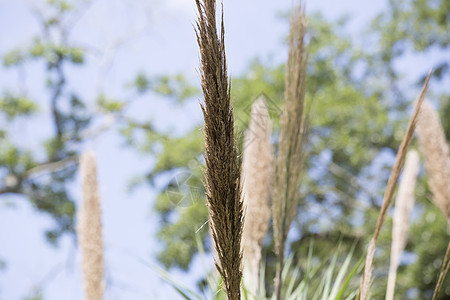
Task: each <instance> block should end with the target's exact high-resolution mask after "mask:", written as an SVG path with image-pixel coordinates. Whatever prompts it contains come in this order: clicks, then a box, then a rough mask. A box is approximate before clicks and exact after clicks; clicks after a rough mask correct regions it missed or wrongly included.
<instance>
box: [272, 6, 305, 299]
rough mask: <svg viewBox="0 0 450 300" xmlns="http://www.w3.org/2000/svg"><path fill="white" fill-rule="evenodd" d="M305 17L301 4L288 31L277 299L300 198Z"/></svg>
mask: <svg viewBox="0 0 450 300" xmlns="http://www.w3.org/2000/svg"><path fill="white" fill-rule="evenodd" d="M305 35H306V16H305V10H304V6H303V5H302V3H301V2H300V4H299V5H298V7H296V8H295V9H293V11H292V14H291V21H290V32H289V55H288V62H287V65H286V75H285V76H286V77H285V93H284V98H285V108H284V111H283V115H282V117H281V130H280V140H279V148H278V149H279V150H278V159H277V162H276V170H275V179H274V187H273V197H272V199H273V202H272V215H273V231H274V240H275V253H276V254H277V259H278V266H277V274H276V278H275V292H276V298H277V299H278V300H279V299H281V297H282V295H281V288H282V282H281V281H282V276H281V274H282V270H283V264H284V250H285V242H286V239H287V235H288V232H289V228H290V225H291V223H292V220H293V219H294V216H295V213H296V208H297V204H298V199H299V196H300V195H299V178H300V173H301V171H302V166H303V161H304V151H303V144H304V137H305V126H306V114H305V92H306V65H307V62H308V56H309V51H308V50H307V49H305V48H306V47H305V46H306V45H305Z"/></svg>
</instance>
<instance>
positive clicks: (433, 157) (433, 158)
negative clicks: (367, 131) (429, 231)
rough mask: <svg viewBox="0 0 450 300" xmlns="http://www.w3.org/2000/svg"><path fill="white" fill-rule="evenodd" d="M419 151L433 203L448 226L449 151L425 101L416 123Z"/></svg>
mask: <svg viewBox="0 0 450 300" xmlns="http://www.w3.org/2000/svg"><path fill="white" fill-rule="evenodd" d="M417 137H418V139H419V149H420V152H422V155H423V158H424V161H425V170H426V171H427V174H428V185H429V186H430V189H431V192H432V193H433V202H434V203H435V204H436V206H437V207H439V209H440V210H441V211H442V213H443V214H444V216H445V217H446V218H447V222H448V223H449V226H450V151H449V147H448V143H447V141H446V140H445V133H444V128H443V127H442V124H441V121H440V119H439V115H438V113H437V112H436V111H435V110H434V109H433V108H432V107H431V105H430V104H429V103H428V101H425V102H424V104H423V108H422V110H421V112H420V114H419V120H418V122H417Z"/></svg>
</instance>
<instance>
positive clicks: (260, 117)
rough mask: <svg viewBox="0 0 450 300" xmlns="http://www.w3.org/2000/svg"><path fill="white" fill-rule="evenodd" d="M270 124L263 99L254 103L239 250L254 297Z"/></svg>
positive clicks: (265, 222)
mask: <svg viewBox="0 0 450 300" xmlns="http://www.w3.org/2000/svg"><path fill="white" fill-rule="evenodd" d="M270 135H271V124H270V120H269V111H268V109H267V104H266V101H265V100H264V97H263V96H260V97H259V98H258V99H257V100H256V101H255V102H254V103H253V107H252V112H251V119H250V125H249V128H248V130H247V131H246V133H245V144H244V145H245V146H244V153H243V161H242V180H243V195H244V196H245V197H244V205H245V208H246V214H245V223H244V232H243V250H244V261H245V266H246V267H247V268H248V272H246V274H249V286H248V289H249V290H250V292H251V293H252V294H253V295H257V292H258V291H257V289H258V283H259V267H260V261H261V250H262V243H263V239H264V236H265V235H266V233H267V230H268V229H269V219H270V206H269V188H270V183H271V177H272V172H273V165H272V164H273V160H274V159H273V150H272V145H271V144H270Z"/></svg>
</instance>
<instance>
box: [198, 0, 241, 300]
mask: <svg viewBox="0 0 450 300" xmlns="http://www.w3.org/2000/svg"><path fill="white" fill-rule="evenodd" d="M196 4H197V9H198V14H199V15H198V21H197V22H196V35H197V42H198V45H199V47H200V56H201V84H202V91H203V97H204V103H203V104H202V105H201V108H202V111H203V117H204V119H205V126H204V129H203V132H204V136H205V151H204V157H205V161H206V168H205V170H204V175H205V182H204V185H205V189H206V198H207V203H208V207H209V217H210V226H211V231H212V236H213V240H214V244H215V249H216V252H217V258H218V260H216V268H217V270H218V271H219V273H220V275H221V276H222V278H223V280H224V284H225V288H226V292H227V296H228V299H232V300H237V299H240V284H241V278H242V252H241V238H242V231H243V224H244V211H243V202H242V199H241V184H240V161H239V157H238V149H237V146H236V141H235V136H234V118H233V108H232V106H231V103H230V89H229V79H228V76H227V66H226V58H225V40H224V24H223V10H222V22H221V32H220V36H218V34H217V28H216V1H215V0H201V1H200V0H196Z"/></svg>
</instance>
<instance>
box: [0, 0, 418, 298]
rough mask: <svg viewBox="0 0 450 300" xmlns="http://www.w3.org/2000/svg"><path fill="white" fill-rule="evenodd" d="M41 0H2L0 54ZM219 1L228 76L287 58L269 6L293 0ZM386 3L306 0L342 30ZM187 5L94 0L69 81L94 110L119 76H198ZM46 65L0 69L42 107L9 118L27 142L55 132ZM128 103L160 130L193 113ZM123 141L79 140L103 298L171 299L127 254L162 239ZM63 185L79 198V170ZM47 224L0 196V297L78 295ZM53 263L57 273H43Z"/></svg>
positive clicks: (4, 81) (283, 29)
mask: <svg viewBox="0 0 450 300" xmlns="http://www.w3.org/2000/svg"><path fill="white" fill-rule="evenodd" d="M39 2H40V1H32V0H29V1H25V0H23V1H11V0H0V55H2V56H3V55H4V54H5V53H6V52H7V51H9V50H11V49H12V48H16V47H18V46H19V47H20V46H26V44H27V43H28V42H29V41H30V38H31V37H32V36H34V35H36V34H37V33H38V30H39V28H38V26H37V24H38V23H37V22H36V20H35V18H34V17H33V15H32V14H31V13H30V9H29V7H30V5H37V4H36V3H39ZM224 2H225V3H224V8H225V26H226V42H227V44H226V45H227V59H228V65H229V72H230V75H232V76H235V75H238V74H240V73H241V72H242V71H243V70H245V68H246V66H247V65H248V63H249V61H250V60H251V59H253V58H255V57H260V58H263V59H266V58H268V57H272V59H273V60H274V62H276V63H278V62H282V61H284V59H285V58H286V49H285V47H284V46H283V44H282V39H283V38H284V36H285V35H286V34H287V32H288V25H287V23H286V22H284V21H283V20H281V19H280V18H279V17H277V15H278V13H280V12H285V11H287V10H288V9H289V8H290V7H291V5H292V1H291V0H289V1H286V0H279V1H271V0H248V1H238V0H225V1H224ZM385 5H386V3H385V1H372V2H370V7H368V4H367V2H364V1H356V0H350V1H332V0H328V1H325V0H322V1H319V0H316V1H309V2H307V12H312V11H320V12H322V13H323V14H324V15H325V17H326V18H328V19H337V18H339V17H340V16H342V15H343V14H346V13H348V14H351V15H352V16H353V20H352V22H351V23H350V25H351V26H349V30H350V31H351V32H352V33H356V32H359V31H360V30H361V29H362V28H363V27H364V25H366V24H367V21H368V20H370V19H371V18H372V17H373V16H374V15H376V14H377V13H378V12H379V11H380V10H381V9H382V8H383V7H385ZM194 8H195V5H194V1H193V0H167V1H162V0H147V1H144V0H134V1H125V0H110V1H107V0H97V1H93V2H92V4H91V5H90V6H89V7H88V8H87V10H86V11H85V13H84V14H83V15H82V16H81V17H80V19H79V20H78V22H77V23H76V25H75V27H74V28H73V31H72V33H71V36H70V40H71V41H73V42H74V43H75V44H79V45H81V46H83V47H86V48H88V49H90V50H89V54H88V55H87V65H86V66H85V67H82V68H76V67H70V68H67V70H66V72H67V73H68V74H70V76H69V77H70V80H69V81H70V82H69V85H70V87H72V88H73V89H74V90H76V91H79V92H80V93H81V96H82V98H83V99H86V101H87V102H88V103H90V105H91V106H92V108H93V100H94V98H95V96H96V95H97V94H98V93H99V92H105V93H106V94H107V96H110V97H112V98H117V99H121V98H123V97H127V96H128V92H127V91H126V89H124V84H125V83H127V82H129V81H130V80H132V78H133V77H134V76H135V75H136V73H137V72H139V71H145V72H146V73H148V74H167V73H169V74H175V73H177V72H182V73H183V74H185V75H186V76H187V77H188V78H189V79H190V80H191V81H192V82H196V83H198V82H199V79H198V73H197V68H198V62H199V60H198V57H199V55H198V48H197V45H196V40H195V35H194V31H193V26H192V24H193V23H194V21H195V10H194ZM117 45H120V46H118V47H117ZM425 69H426V68H425ZM43 70H44V67H43V65H41V64H39V63H32V64H30V66H28V67H27V68H26V70H25V72H26V80H25V81H24V82H21V83H19V81H20V80H19V76H18V73H17V72H16V71H12V70H6V69H4V68H3V67H0V90H2V91H4V90H16V89H20V88H21V87H26V90H27V93H28V95H29V96H30V97H31V98H32V99H35V100H36V101H37V102H39V104H40V105H41V111H40V113H39V114H38V115H37V116H35V117H33V118H32V120H31V121H27V122H16V123H14V124H13V125H11V126H10V130H11V132H12V134H13V135H14V136H15V140H16V142H17V143H19V144H20V145H23V146H25V147H39V144H40V141H42V139H44V138H45V137H48V136H49V134H50V132H51V130H52V127H51V123H50V122H49V120H48V116H49V108H48V103H47V99H48V95H47V91H46V89H45V85H44V82H45V77H44V73H43ZM421 71H422V70H421ZM237 100H238V99H237ZM129 113H130V114H132V115H133V116H134V117H137V118H141V119H142V120H148V119H151V120H153V121H154V123H155V124H156V125H157V126H158V128H160V129H161V130H167V129H170V128H173V129H175V130H176V131H179V132H183V130H185V128H187V127H189V126H193V125H194V124H198V122H200V120H201V115H200V109H199V106H198V103H196V102H195V101H192V102H190V103H187V104H186V105H184V106H182V107H181V108H175V107H174V106H173V105H171V104H170V103H169V102H167V101H166V100H164V99H161V98H158V97H153V96H149V97H145V98H142V99H138V100H137V101H136V103H134V104H133V105H132V107H131V108H130V111H129ZM169 116H170V117H169ZM0 121H1V120H0ZM102 121H103V120H100V121H99V122H100V123H101V122H102ZM1 122H4V121H1ZM0 124H4V123H0ZM121 141H122V140H121V139H120V138H119V137H118V135H117V134H115V133H114V132H113V131H111V132H108V133H106V134H103V135H102V136H100V137H98V138H96V139H95V140H91V141H89V142H87V143H85V145H83V147H90V148H93V149H94V151H95V153H96V155H97V159H98V162H97V163H98V172H99V181H100V191H101V197H102V201H103V203H102V205H103V225H104V241H105V242H104V243H105V256H106V257H105V260H106V274H107V293H106V299H138V300H139V299H158V297H159V299H176V297H175V296H174V293H173V291H172V290H171V288H170V287H169V286H168V285H167V284H165V283H164V282H163V281H162V280H161V279H159V277H158V276H157V274H156V273H155V271H154V270H152V269H150V268H148V267H146V266H144V265H143V264H142V263H139V262H138V261H137V259H136V258H135V257H139V258H142V259H145V260H147V261H149V262H150V263H152V264H155V265H156V264H157V262H156V261H155V259H154V254H155V253H156V251H157V250H158V249H159V247H160V245H158V243H157V241H156V240H155V239H154V238H153V236H154V234H155V232H156V229H157V227H158V224H157V219H156V217H155V216H154V215H152V213H151V206H152V203H153V201H154V199H155V196H156V192H155V191H152V190H150V189H149V188H148V187H141V188H138V189H137V190H136V191H135V192H133V193H132V194H129V193H127V191H126V188H127V183H128V182H129V180H130V179H131V178H132V177H133V176H135V175H137V174H142V173H143V172H145V171H146V170H148V169H149V168H151V166H152V164H153V163H154V162H153V161H152V159H151V158H149V157H148V156H140V155H138V154H136V153H135V152H134V151H132V150H130V149H127V148H124V147H122V146H121V144H122V143H121ZM70 189H71V191H72V193H73V195H74V197H75V199H76V201H77V203H79V202H80V199H81V192H80V182H79V179H78V177H77V180H76V181H75V182H74V183H73V184H71V187H70ZM51 224H52V221H51V219H49V218H48V217H47V216H45V215H43V214H38V213H36V212H35V211H34V210H33V208H32V207H31V206H30V205H29V204H28V203H27V202H26V200H25V199H24V198H23V197H16V196H2V197H1V198H0V241H1V243H2V244H1V246H0V258H1V259H3V260H5V261H6V262H7V263H8V267H7V269H6V270H4V271H0V300H2V299H4V300H14V299H22V298H23V297H25V296H26V295H28V294H30V292H31V291H32V290H33V288H34V287H36V286H37V285H40V284H43V288H44V289H43V293H44V298H45V299H49V300H56V299H83V294H82V288H81V286H82V284H81V273H80V268H79V265H80V254H79V252H78V251H77V249H76V248H75V247H74V245H73V243H72V241H71V240H70V239H69V238H67V237H66V238H64V239H63V240H62V241H61V246H60V247H59V248H57V249H55V248H52V247H51V246H49V245H48V244H47V243H46V242H45V239H44V236H43V232H44V230H45V229H47V228H48V227H50V226H51ZM209 262H210V263H211V260H210V261H209ZM194 265H195V266H196V268H195V269H196V271H193V272H191V273H190V274H185V273H183V272H180V271H176V270H175V271H173V272H171V273H172V274H173V276H174V277H175V278H177V279H178V280H179V281H182V282H184V283H185V284H186V285H188V286H189V285H191V286H192V285H193V284H194V282H195V280H196V279H197V278H198V276H199V275H200V274H202V273H203V272H204V269H203V267H202V266H201V264H200V263H199V260H198V259H196V260H195V261H194ZM52 272H54V274H56V275H55V276H51V275H50V277H47V276H48V274H52ZM46 278H52V280H51V281H49V280H47V279H46Z"/></svg>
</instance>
